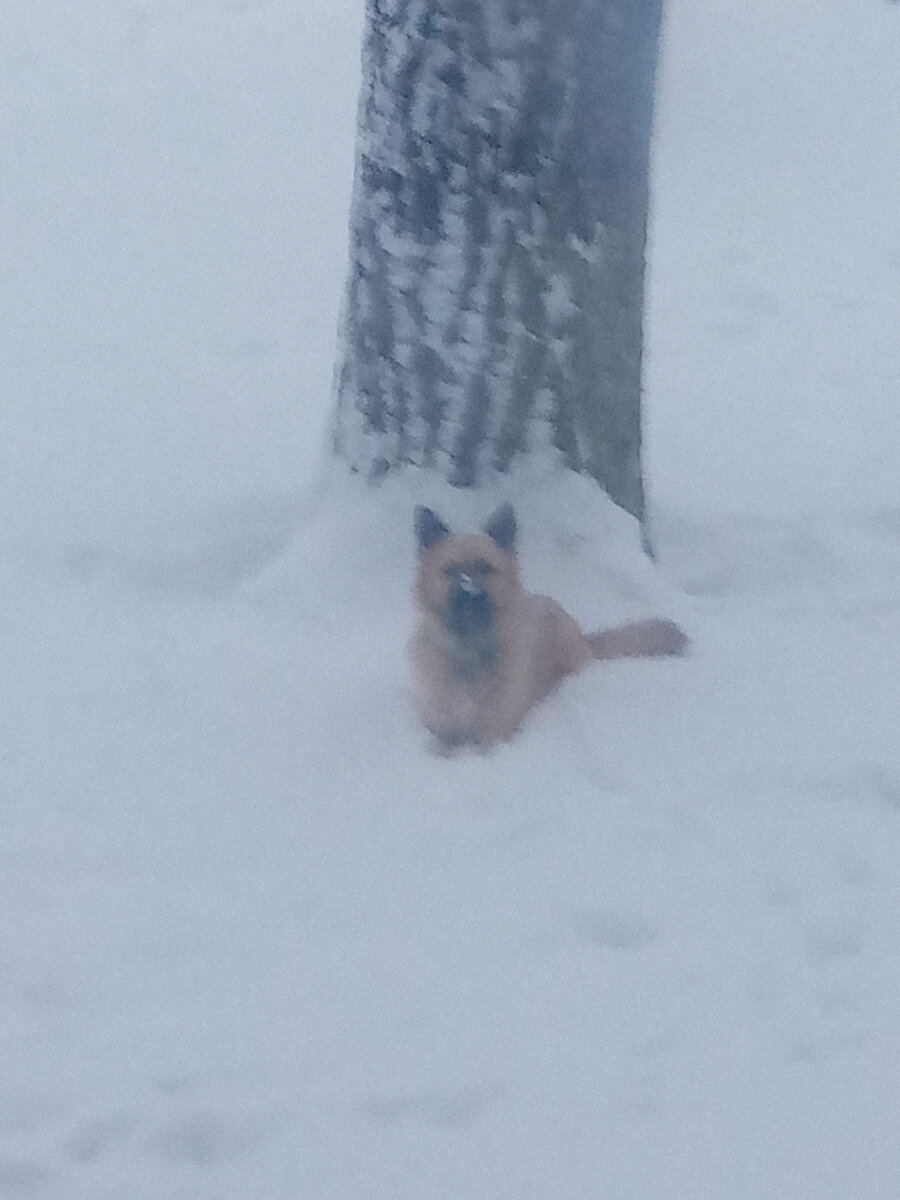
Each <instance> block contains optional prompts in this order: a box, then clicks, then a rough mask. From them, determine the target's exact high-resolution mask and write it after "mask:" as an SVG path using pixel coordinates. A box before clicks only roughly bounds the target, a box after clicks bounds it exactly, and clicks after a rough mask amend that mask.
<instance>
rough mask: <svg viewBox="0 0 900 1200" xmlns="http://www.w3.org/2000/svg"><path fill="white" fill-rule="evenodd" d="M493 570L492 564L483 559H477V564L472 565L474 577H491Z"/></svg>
mask: <svg viewBox="0 0 900 1200" xmlns="http://www.w3.org/2000/svg"><path fill="white" fill-rule="evenodd" d="M495 570H496V568H495V567H494V566H493V564H492V563H489V562H487V561H486V560H485V559H483V558H479V560H478V562H477V563H475V565H474V571H475V574H476V575H493V574H494V571H495Z"/></svg>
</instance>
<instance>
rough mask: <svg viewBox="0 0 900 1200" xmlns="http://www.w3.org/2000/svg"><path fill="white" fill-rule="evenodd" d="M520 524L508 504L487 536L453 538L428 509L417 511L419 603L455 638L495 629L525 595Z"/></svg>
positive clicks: (486, 530)
mask: <svg viewBox="0 0 900 1200" xmlns="http://www.w3.org/2000/svg"><path fill="white" fill-rule="evenodd" d="M515 538H516V519H515V515H514V513H513V510H512V508H511V507H510V506H509V505H508V504H505V505H503V506H502V508H498V509H497V511H496V512H495V513H494V514H493V515H492V516H491V517H490V518H489V519H488V521H487V522H486V524H485V526H484V532H483V533H476V534H469V535H465V536H462V537H458V536H454V535H453V534H451V533H450V531H449V529H448V528H447V526H446V525H445V524H444V523H443V521H442V520H441V519H440V517H438V516H436V514H435V513H433V512H432V511H431V509H430V508H418V509H417V510H416V540H417V542H418V547H419V574H418V581H417V585H416V590H417V595H418V599H419V604H420V605H421V606H422V608H423V609H424V610H425V611H426V612H429V613H431V614H433V615H434V616H436V617H438V618H439V620H440V621H441V623H442V624H443V625H444V627H445V628H446V629H447V630H448V631H449V632H450V633H452V634H454V635H455V636H457V637H462V638H465V637H473V636H477V635H478V634H481V633H484V632H486V631H488V630H490V629H491V628H492V627H494V626H496V624H497V622H498V621H501V620H502V618H503V615H504V613H505V612H506V611H508V609H509V607H510V605H511V604H512V602H513V600H514V599H515V597H516V596H517V595H518V594H519V592H520V591H521V584H520V582H519V570H518V565H517V563H516V555H515Z"/></svg>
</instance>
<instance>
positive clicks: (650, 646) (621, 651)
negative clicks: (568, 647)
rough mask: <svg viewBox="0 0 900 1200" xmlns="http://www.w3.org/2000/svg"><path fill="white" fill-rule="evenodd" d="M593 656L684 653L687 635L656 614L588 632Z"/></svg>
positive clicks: (624, 656)
mask: <svg viewBox="0 0 900 1200" xmlns="http://www.w3.org/2000/svg"><path fill="white" fill-rule="evenodd" d="M585 637H586V641H587V643H588V646H589V647H590V651H591V654H592V655H593V656H594V658H658V657H661V656H663V655H666V654H684V653H685V652H686V651H687V648H688V639H687V637H686V636H685V634H684V633H682V631H681V630H680V629H679V628H678V626H677V625H676V624H675V623H674V622H673V621H664V620H661V619H659V618H654V619H653V620H651V621H635V622H634V623H633V624H631V625H620V626H619V627H618V628H617V629H602V630H600V631H599V632H598V633H588V634H586V635H585Z"/></svg>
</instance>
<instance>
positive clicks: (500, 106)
mask: <svg viewBox="0 0 900 1200" xmlns="http://www.w3.org/2000/svg"><path fill="white" fill-rule="evenodd" d="M660 6H661V0H368V15H367V32H366V40H365V46H364V60H363V90H362V96H361V101H360V114H359V136H358V150H357V167H356V181H355V187H354V197H353V207H352V217H351V252H350V262H351V267H350V275H349V280H348V284H347V292H346V298H345V312H344V318H343V330H342V346H341V355H340V360H339V364H338V371H337V383H336V386H337V417H336V424H335V448H336V450H337V452H338V454H339V455H341V456H342V457H344V458H345V459H346V460H347V461H348V462H349V463H350V465H351V466H352V468H353V469H354V470H358V471H361V472H364V473H365V474H367V475H372V476H377V475H379V474H381V473H384V472H386V471H389V470H391V469H394V468H396V467H400V466H403V465H405V464H417V465H425V466H434V467H438V468H439V469H440V470H442V471H443V472H444V473H445V474H446V476H447V477H448V478H449V479H450V481H451V482H452V483H454V484H458V485H460V486H468V485H474V484H477V483H478V482H479V481H480V480H481V479H482V478H484V476H485V474H486V473H488V472H491V471H500V472H502V471H504V470H506V469H507V468H508V467H509V465H510V464H511V462H512V461H513V459H514V458H515V457H516V456H517V455H519V454H522V453H530V454H535V453H542V452H546V450H547V448H548V447H551V446H552V447H555V448H556V449H557V451H559V452H561V454H562V456H563V459H564V461H565V462H566V464H567V465H568V466H570V467H571V468H572V469H574V470H576V471H583V472H587V473H589V474H591V475H592V476H594V477H595V478H596V479H597V480H598V481H599V482H600V484H601V485H602V486H603V487H604V488H605V489H606V490H607V491H608V492H609V493H610V495H611V496H612V497H613V499H614V500H616V501H617V502H618V503H619V504H621V505H622V506H623V507H625V508H626V509H628V510H629V511H630V512H632V513H635V514H636V515H638V516H641V515H642V514H643V503H644V502H643V487H642V479H641V467H640V395H641V347H642V316H643V282H644V252H645V243H646V225H647V209H648V169H649V146H650V128H651V119H652V106H653V84H654V75H655V68H656V59H657V43H658V34H659V26H660V15H661V14H660Z"/></svg>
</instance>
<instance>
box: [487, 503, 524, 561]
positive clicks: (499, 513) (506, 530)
mask: <svg viewBox="0 0 900 1200" xmlns="http://www.w3.org/2000/svg"><path fill="white" fill-rule="evenodd" d="M516 531H517V530H516V514H515V512H514V511H513V506H512V505H511V504H501V505H500V507H499V508H498V509H495V511H494V512H492V513H491V515H490V516H489V517H488V519H487V520H486V521H485V523H484V532H485V533H486V534H487V535H488V537H489V538H493V540H494V541H495V542H496V543H497V545H498V546H499V547H500V549H501V550H506V551H507V552H508V553H509V554H514V553H515V549H516Z"/></svg>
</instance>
